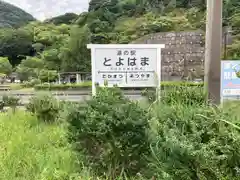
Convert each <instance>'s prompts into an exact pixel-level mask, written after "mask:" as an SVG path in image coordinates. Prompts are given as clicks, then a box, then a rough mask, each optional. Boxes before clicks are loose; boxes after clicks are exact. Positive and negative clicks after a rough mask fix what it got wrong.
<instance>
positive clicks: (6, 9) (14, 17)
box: [0, 1, 35, 27]
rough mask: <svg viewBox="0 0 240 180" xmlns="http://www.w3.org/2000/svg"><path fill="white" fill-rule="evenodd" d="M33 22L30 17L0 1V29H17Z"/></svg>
mask: <svg viewBox="0 0 240 180" xmlns="http://www.w3.org/2000/svg"><path fill="white" fill-rule="evenodd" d="M34 20H35V19H34V18H33V16H32V15H30V14H28V13H26V12H25V11H23V10H22V9H20V8H18V7H16V6H14V5H11V4H9V3H6V2H4V1H0V27H19V26H22V25H25V24H27V23H28V22H29V21H34Z"/></svg>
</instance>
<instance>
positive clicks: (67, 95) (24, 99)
mask: <svg viewBox="0 0 240 180" xmlns="http://www.w3.org/2000/svg"><path fill="white" fill-rule="evenodd" d="M37 93H39V92H37ZM51 93H52V94H53V95H54V97H56V98H57V99H59V100H65V101H74V102H79V101H84V100H87V99H89V98H90V97H91V96H90V95H89V94H90V92H89V91H85V92H79V91H55V92H51ZM4 94H9V95H13V96H17V97H19V98H20V103H21V104H27V103H28V102H29V99H30V98H31V97H32V96H34V95H35V94H36V93H34V92H23V91H22V92H20V91H9V92H0V97H1V96H2V95H4ZM124 94H125V95H126V96H127V97H129V98H130V99H132V100H143V99H144V97H142V95H141V91H124Z"/></svg>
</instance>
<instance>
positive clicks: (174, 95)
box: [142, 83, 206, 105]
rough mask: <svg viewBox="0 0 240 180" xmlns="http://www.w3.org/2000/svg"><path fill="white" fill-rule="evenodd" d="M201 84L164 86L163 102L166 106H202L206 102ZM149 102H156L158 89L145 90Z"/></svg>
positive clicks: (144, 93) (162, 92)
mask: <svg viewBox="0 0 240 180" xmlns="http://www.w3.org/2000/svg"><path fill="white" fill-rule="evenodd" d="M202 85H203V84H202V83H201V84H195V83H169V84H165V85H163V86H162V89H161V92H160V93H161V102H164V103H166V104H176V103H180V104H185V105H186V104H188V105H202V104H204V103H205V102H206V100H205V95H204V90H203V88H202ZM142 95H143V96H146V97H147V99H148V101H149V102H151V103H152V102H154V101H156V89H145V90H144V91H143V92H142Z"/></svg>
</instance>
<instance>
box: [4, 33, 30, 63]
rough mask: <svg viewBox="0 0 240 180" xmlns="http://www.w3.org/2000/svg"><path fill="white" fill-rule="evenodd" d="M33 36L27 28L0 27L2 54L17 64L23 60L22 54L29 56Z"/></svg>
mask: <svg viewBox="0 0 240 180" xmlns="http://www.w3.org/2000/svg"><path fill="white" fill-rule="evenodd" d="M32 41H33V36H32V34H31V32H29V31H27V30H25V29H0V56H5V57H8V58H9V61H10V63H11V64H12V65H13V66H15V65H18V64H19V63H20V62H21V59H22V57H21V56H29V55H31V51H32Z"/></svg>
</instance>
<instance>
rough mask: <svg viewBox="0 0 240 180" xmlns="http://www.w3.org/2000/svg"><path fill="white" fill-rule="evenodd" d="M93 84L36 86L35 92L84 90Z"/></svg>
mask: <svg viewBox="0 0 240 180" xmlns="http://www.w3.org/2000/svg"><path fill="white" fill-rule="evenodd" d="M91 86H92V85H91V82H84V83H80V84H50V83H44V84H38V85H36V86H34V89H35V90H49V91H54V90H55V91H59V90H79V89H83V88H90V87H91Z"/></svg>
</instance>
